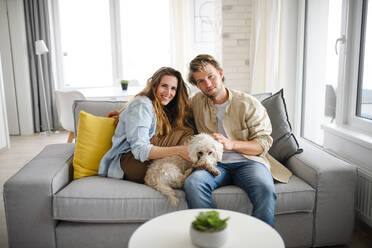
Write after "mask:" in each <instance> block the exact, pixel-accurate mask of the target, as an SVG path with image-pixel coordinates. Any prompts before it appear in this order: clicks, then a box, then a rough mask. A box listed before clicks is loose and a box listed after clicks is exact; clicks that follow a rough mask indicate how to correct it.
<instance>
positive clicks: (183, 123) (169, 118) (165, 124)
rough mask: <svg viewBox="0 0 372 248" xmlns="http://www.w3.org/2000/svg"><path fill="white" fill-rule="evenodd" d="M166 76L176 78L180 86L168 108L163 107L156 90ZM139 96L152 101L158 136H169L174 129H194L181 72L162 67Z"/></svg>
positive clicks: (186, 89)
mask: <svg viewBox="0 0 372 248" xmlns="http://www.w3.org/2000/svg"><path fill="white" fill-rule="evenodd" d="M165 75H168V76H174V77H176V78H177V82H178V84H177V92H176V95H175V97H174V98H173V99H172V101H171V102H169V103H168V104H167V105H166V106H163V105H162V104H161V103H160V101H159V99H158V98H157V97H156V90H157V88H158V85H159V84H160V81H161V79H162V77H163V76H165ZM137 96H147V97H148V98H150V100H151V101H152V104H153V106H154V110H155V114H156V121H157V125H156V135H161V136H163V135H168V134H169V133H170V131H171V129H172V127H173V128H174V127H178V128H182V129H186V128H193V127H192V124H191V122H190V119H191V107H190V100H189V93H188V88H187V86H186V84H185V82H184V81H183V79H182V75H181V73H180V72H179V71H177V70H175V69H173V68H171V67H161V68H160V69H159V70H157V71H156V72H155V73H154V75H152V76H151V77H150V78H149V79H148V80H147V86H146V88H145V89H144V90H143V91H141V92H140V93H138V94H137Z"/></svg>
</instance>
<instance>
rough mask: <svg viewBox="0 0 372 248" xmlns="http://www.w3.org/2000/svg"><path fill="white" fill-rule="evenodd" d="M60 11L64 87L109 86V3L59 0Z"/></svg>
mask: <svg viewBox="0 0 372 248" xmlns="http://www.w3.org/2000/svg"><path fill="white" fill-rule="evenodd" d="M86 6H89V11H87V8H86ZM59 10H60V11H59V16H60V37H61V51H60V52H61V54H60V55H62V56H61V58H62V65H63V66H62V68H63V74H62V76H63V78H62V80H63V84H64V85H63V86H64V87H67V88H68V87H94V86H108V85H112V81H113V74H112V69H113V67H112V59H111V53H112V47H111V42H112V41H111V35H110V6H109V2H108V1H107V0H79V1H75V0H62V1H59ZM81 13H84V16H82V14H81Z"/></svg>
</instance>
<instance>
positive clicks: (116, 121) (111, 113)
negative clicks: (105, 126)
mask: <svg viewBox="0 0 372 248" xmlns="http://www.w3.org/2000/svg"><path fill="white" fill-rule="evenodd" d="M119 115H120V112H119V111H117V110H114V111H111V112H109V113H108V114H107V117H111V118H114V119H115V126H116V125H117V124H118V122H119Z"/></svg>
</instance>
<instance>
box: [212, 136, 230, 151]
mask: <svg viewBox="0 0 372 248" xmlns="http://www.w3.org/2000/svg"><path fill="white" fill-rule="evenodd" d="M211 135H212V137H213V138H214V139H215V140H216V141H218V142H220V143H221V144H222V145H223V149H225V150H228V151H231V150H233V149H234V141H233V140H231V139H228V138H226V137H225V136H223V134H220V133H212V134H211Z"/></svg>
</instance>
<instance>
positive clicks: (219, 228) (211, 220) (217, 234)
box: [190, 210, 229, 248]
mask: <svg viewBox="0 0 372 248" xmlns="http://www.w3.org/2000/svg"><path fill="white" fill-rule="evenodd" d="M228 219H229V218H225V219H221V218H220V215H219V213H218V212H217V211H215V210H212V211H207V212H200V213H199V215H198V216H196V219H195V220H194V221H193V222H192V223H191V226H190V236H191V241H192V243H193V244H194V245H196V246H198V247H205V248H212V247H213V248H215V247H221V246H222V245H223V244H224V243H225V242H226V240H227V237H228V236H227V235H228V232H227V231H228V229H227V220H228Z"/></svg>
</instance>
